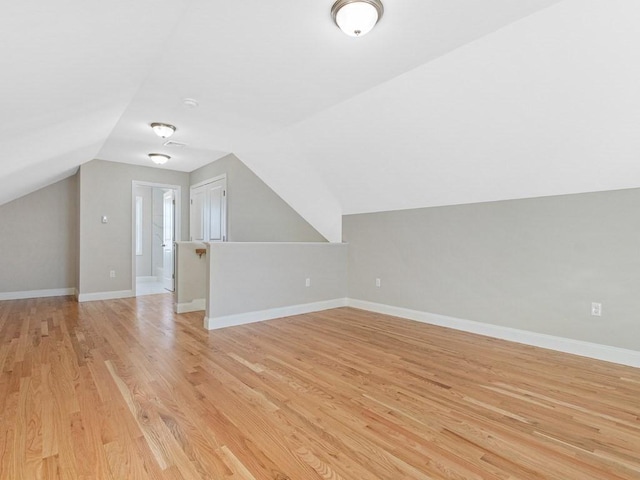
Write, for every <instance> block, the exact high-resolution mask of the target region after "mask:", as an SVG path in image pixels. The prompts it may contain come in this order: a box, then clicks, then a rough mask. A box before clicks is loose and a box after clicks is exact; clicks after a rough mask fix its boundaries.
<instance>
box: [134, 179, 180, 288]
mask: <svg viewBox="0 0 640 480" xmlns="http://www.w3.org/2000/svg"><path fill="white" fill-rule="evenodd" d="M136 187H152V188H170V189H172V190H174V191H175V192H176V209H175V218H174V219H173V222H174V228H175V241H176V242H178V241H180V240H181V239H182V235H181V226H182V225H181V224H182V206H181V200H182V187H181V186H180V185H171V184H168V183H153V182H145V181H144V180H133V181H132V182H131V291H132V292H133V296H134V297H135V296H137V293H138V292H137V291H136V289H137V287H136ZM173 270H174V272H173V273H174V275H175V255H174V267H173ZM174 292H175V288H174Z"/></svg>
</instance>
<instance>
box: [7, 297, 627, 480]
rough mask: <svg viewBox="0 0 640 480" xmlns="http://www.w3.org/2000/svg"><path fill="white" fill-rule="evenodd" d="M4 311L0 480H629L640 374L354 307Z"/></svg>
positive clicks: (100, 305)
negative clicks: (271, 311)
mask: <svg viewBox="0 0 640 480" xmlns="http://www.w3.org/2000/svg"><path fill="white" fill-rule="evenodd" d="M172 307H173V305H172V298H171V296H170V295H155V296H150V297H140V298H138V299H123V300H113V301H99V302H89V303H85V304H78V303H76V302H75V301H74V300H73V299H72V298H70V297H59V298H47V299H30V300H12V301H6V302H0V407H1V410H0V478H2V479H5V478H7V479H12V480H13V479H20V478H25V479H40V478H43V479H49V478H55V479H81V478H86V479H89V478H91V479H97V480H98V479H100V480H102V479H104V480H121V479H134V480H147V479H157V480H169V479H171V480H192V479H211V480H225V479H226V480H237V479H249V480H267V479H269V480H287V479H289V480H314V479H325V480H352V479H367V480H368V479H371V480H374V479H375V480H391V479H393V480H397V479H400V478H402V479H456V480H461V479H465V480H468V479H482V480H513V479H525V480H530V479H563V480H565V479H567V480H569V479H580V480H596V479H598V480H602V479H607V480H631V479H636V480H637V479H638V478H640V401H639V399H640V370H639V369H634V368H631V367H625V366H621V365H614V364H610V363H606V362H600V361H596V360H590V359H586V358H582V357H577V356H572V355H567V354H563V353H559V352H552V351H549V350H543V349H539V348H535V347H530V346H526V345H518V344H514V343H510V342H506V341H501V340H497V339H493V338H488V337H482V336H478V335H473V334H469V333H465V332H457V331H453V330H448V329H445V328H440V327H435V326H429V325H425V324H420V323H415V322H411V321H407V320H403V319H398V318H393V317H389V316H385V315H380V314H373V313H369V312H364V311H360V310H355V309H350V308H340V309H335V310H330V311H325V312H317V313H313V314H308V315H298V316H294V317H289V318H284V319H278V320H273V321H269V322H262V323H256V324H251V325H244V326H239V327H233V328H227V329H223V330H216V331H212V332H207V331H205V330H203V329H202V318H201V314H200V313H192V314H182V315H176V314H174V313H173V312H172Z"/></svg>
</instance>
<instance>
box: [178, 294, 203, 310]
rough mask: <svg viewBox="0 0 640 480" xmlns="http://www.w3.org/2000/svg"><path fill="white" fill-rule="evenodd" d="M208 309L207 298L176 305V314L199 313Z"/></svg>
mask: <svg viewBox="0 0 640 480" xmlns="http://www.w3.org/2000/svg"><path fill="white" fill-rule="evenodd" d="M206 309H207V299H206V298H196V299H195V300H191V301H190V302H184V303H176V304H175V310H176V313H188V312H199V311H200V310H206Z"/></svg>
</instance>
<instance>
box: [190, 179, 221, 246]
mask: <svg viewBox="0 0 640 480" xmlns="http://www.w3.org/2000/svg"><path fill="white" fill-rule="evenodd" d="M190 207H191V208H190V212H189V216H190V236H191V241H192V242H226V241H227V179H226V177H223V178H219V179H217V180H213V181H211V182H207V183H205V184H204V185H198V186H196V187H192V188H191V205H190Z"/></svg>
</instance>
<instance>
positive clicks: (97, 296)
mask: <svg viewBox="0 0 640 480" xmlns="http://www.w3.org/2000/svg"><path fill="white" fill-rule="evenodd" d="M130 297H135V293H134V291H133V290H116V291H113V292H95V293H81V294H79V295H78V302H92V301H94V300H115V299H118V298H130Z"/></svg>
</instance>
